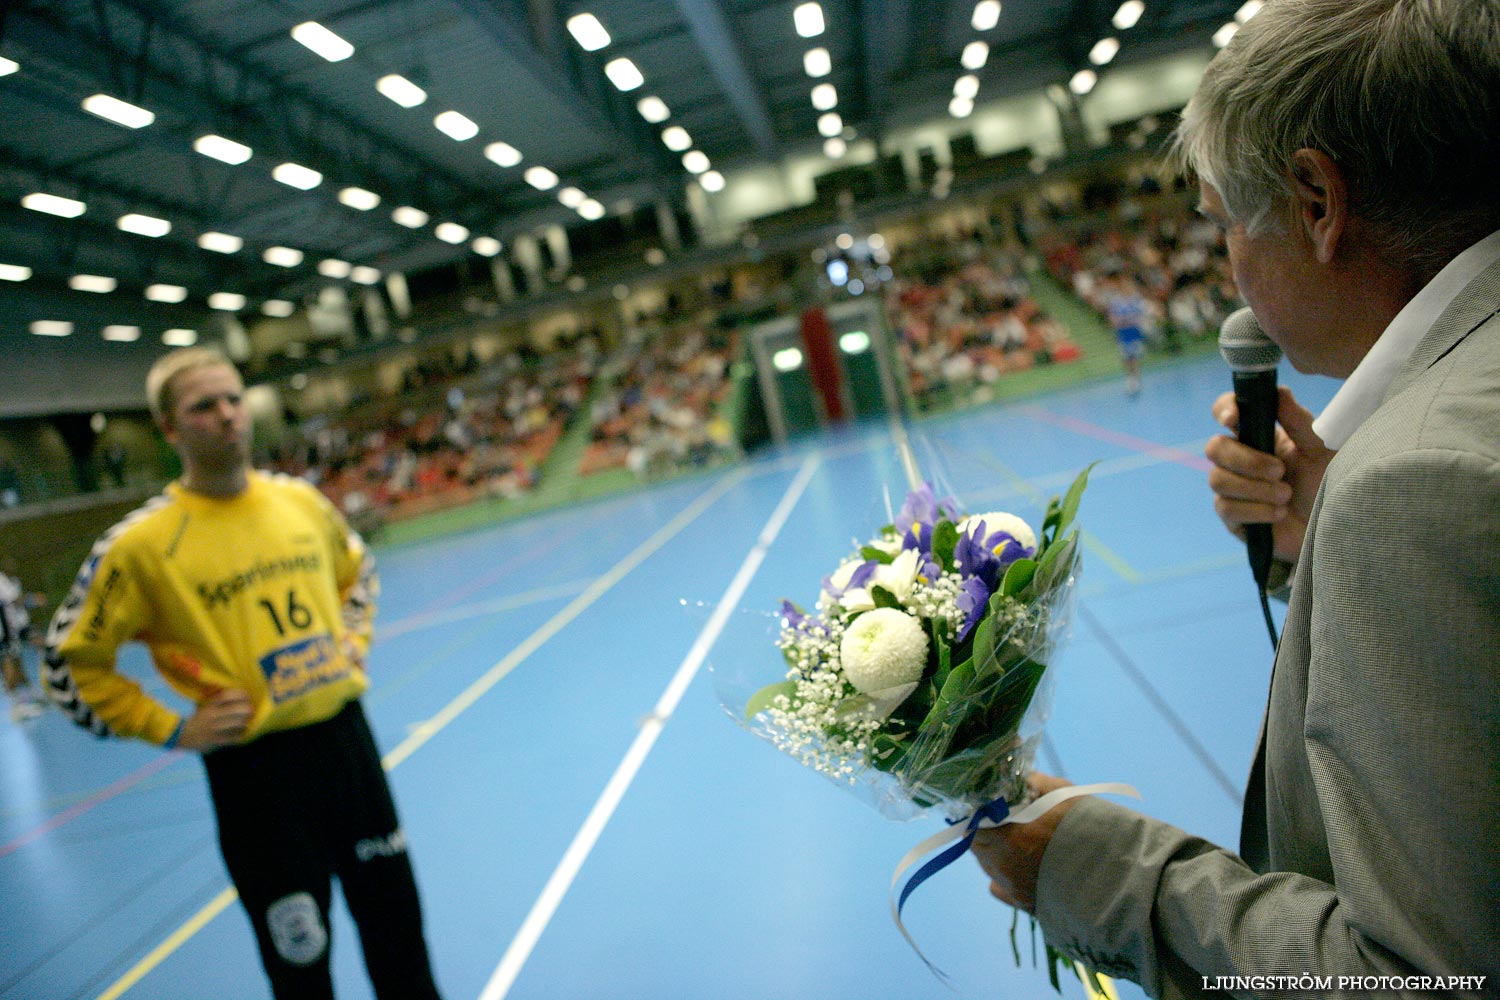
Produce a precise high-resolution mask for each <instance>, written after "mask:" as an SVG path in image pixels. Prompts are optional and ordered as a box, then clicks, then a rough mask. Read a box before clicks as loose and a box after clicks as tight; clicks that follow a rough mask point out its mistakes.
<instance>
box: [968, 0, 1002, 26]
mask: <svg viewBox="0 0 1500 1000" xmlns="http://www.w3.org/2000/svg"><path fill="white" fill-rule="evenodd" d="M969 23H970V24H972V25H973V26H974V30H975V31H989V30H990V29H991V28H993V27H994V26H995V25H997V24H999V23H1000V0H979V3H977V4H975V5H974V16H973V17H972V18H971V19H970V20H969Z"/></svg>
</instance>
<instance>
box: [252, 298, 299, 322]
mask: <svg viewBox="0 0 1500 1000" xmlns="http://www.w3.org/2000/svg"><path fill="white" fill-rule="evenodd" d="M260 311H261V312H263V313H265V314H266V315H267V316H273V317H275V318H276V319H286V318H287V317H288V316H290V315H291V314H292V313H294V312H296V311H297V304H296V303H295V302H288V301H287V300H286V299H266V301H264V302H262V303H261V304H260Z"/></svg>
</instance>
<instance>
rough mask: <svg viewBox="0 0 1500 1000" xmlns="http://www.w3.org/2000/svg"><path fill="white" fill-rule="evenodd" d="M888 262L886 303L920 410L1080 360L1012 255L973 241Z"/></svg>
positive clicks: (928, 246) (934, 246) (933, 245)
mask: <svg viewBox="0 0 1500 1000" xmlns="http://www.w3.org/2000/svg"><path fill="white" fill-rule="evenodd" d="M893 264H894V266H895V271H896V277H895V280H893V281H892V282H891V283H890V284H889V285H888V286H887V289H886V305H887V308H888V309H889V310H890V316H891V322H892V325H893V327H894V328H895V329H896V330H897V331H898V333H899V336H900V352H901V356H902V359H903V361H904V362H905V365H906V368H907V376H908V384H909V386H910V389H911V392H912V395H913V397H914V398H915V399H916V401H917V403H918V405H919V406H923V407H927V406H932V405H939V404H940V403H941V402H943V401H946V400H952V399H956V398H957V399H962V398H973V397H975V396H982V395H983V394H984V393H985V392H986V390H987V389H988V388H989V387H992V386H993V385H994V384H995V383H996V382H997V381H999V380H1000V378H1001V377H1002V376H1004V375H1005V374H1006V373H1008V372H1015V371H1022V370H1024V369H1027V368H1031V367H1032V366H1034V365H1038V364H1053V363H1064V362H1068V361H1073V360H1075V359H1077V358H1078V357H1079V356H1080V354H1081V352H1080V350H1079V348H1078V345H1077V344H1076V343H1074V341H1073V339H1072V335H1071V332H1070V331H1069V330H1068V328H1067V327H1066V326H1065V325H1064V324H1063V323H1062V322H1060V321H1059V320H1058V319H1056V318H1055V317H1053V316H1051V315H1049V314H1048V313H1047V312H1046V311H1045V310H1043V309H1042V308H1041V306H1040V305H1038V304H1037V302H1036V300H1035V299H1034V298H1033V297H1032V294H1031V287H1030V283H1029V281H1028V280H1027V278H1026V275H1025V272H1024V270H1023V268H1022V266H1021V256H1020V254H1019V253H1018V252H1016V251H1015V250H1013V249H1008V248H1003V247H997V246H991V245H987V244H986V242H985V241H984V240H983V239H982V238H980V237H979V236H978V235H975V236H972V237H968V238H964V239H960V240H958V241H956V242H954V241H949V240H944V241H930V242H925V243H923V244H920V245H917V246H913V247H910V248H907V249H903V250H902V251H901V253H900V254H899V255H897V257H896V258H895V260H894V261H893Z"/></svg>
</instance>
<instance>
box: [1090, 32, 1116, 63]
mask: <svg viewBox="0 0 1500 1000" xmlns="http://www.w3.org/2000/svg"><path fill="white" fill-rule="evenodd" d="M1119 51H1120V40H1119V39H1118V38H1101V39H1099V40H1098V41H1097V42H1095V43H1094V47H1093V48H1091V49H1089V62H1091V63H1093V64H1094V65H1095V66H1103V65H1105V64H1107V63H1108V62H1109V61H1110V60H1111V59H1113V58H1114V57H1115V53H1117V52H1119Z"/></svg>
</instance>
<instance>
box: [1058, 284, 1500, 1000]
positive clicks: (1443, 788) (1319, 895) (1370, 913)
mask: <svg viewBox="0 0 1500 1000" xmlns="http://www.w3.org/2000/svg"><path fill="white" fill-rule="evenodd" d="M1037 898H1038V904H1037V916H1038V919H1039V920H1040V922H1041V924H1042V928H1043V930H1044V931H1045V932H1046V934H1047V938H1048V940H1049V941H1050V942H1051V943H1052V944H1053V945H1054V946H1055V947H1058V948H1060V949H1061V950H1062V951H1063V952H1065V953H1068V954H1071V955H1073V956H1074V957H1077V958H1080V959H1082V960H1084V961H1086V962H1091V963H1092V964H1093V965H1094V966H1095V967H1096V968H1097V969H1099V970H1100V971H1102V972H1105V973H1108V974H1111V975H1116V976H1122V977H1125V978H1129V979H1133V980H1135V981H1137V982H1139V983H1141V985H1142V986H1143V987H1144V988H1145V989H1146V991H1147V992H1148V993H1150V994H1152V995H1153V996H1160V997H1178V996H1198V995H1214V996H1221V997H1222V996H1225V995H1226V994H1225V993H1224V992H1222V991H1215V990H1213V989H1212V987H1214V986H1216V985H1219V984H1218V981H1217V979H1216V977H1219V976H1241V977H1244V976H1256V975H1261V976H1267V975H1302V974H1309V975H1327V976H1333V977H1335V980H1334V988H1333V989H1323V988H1314V989H1311V990H1308V991H1306V993H1307V994H1308V995H1315V996H1332V995H1339V994H1340V993H1341V992H1342V991H1340V990H1339V989H1338V988H1337V977H1339V976H1408V975H1418V976H1420V975H1443V976H1449V975H1471V976H1481V975H1482V976H1487V977H1488V978H1487V979H1486V980H1485V981H1484V983H1483V985H1482V986H1479V985H1477V984H1475V983H1472V982H1471V983H1469V984H1468V986H1469V987H1470V988H1469V989H1468V990H1466V991H1465V990H1460V991H1459V993H1465V992H1467V993H1473V994H1481V995H1500V264H1497V265H1495V266H1492V267H1491V268H1489V269H1488V270H1487V271H1485V272H1484V273H1483V274H1481V275H1480V276H1479V277H1478V278H1476V279H1475V280H1474V281H1473V282H1471V283H1470V284H1469V286H1468V287H1467V288H1466V289H1465V290H1464V292H1463V293H1462V294H1461V295H1460V296H1459V297H1458V298H1457V299H1456V300H1455V301H1454V302H1453V303H1452V304H1451V305H1450V306H1449V307H1448V308H1447V309H1446V310H1445V311H1444V312H1443V314H1442V315H1441V316H1438V317H1434V320H1433V323H1432V326H1431V328H1430V330H1429V332H1428V333H1427V335H1426V336H1425V337H1424V338H1423V340H1422V342H1421V344H1420V345H1419V346H1418V348H1417V350H1416V352H1415V354H1414V355H1413V356H1412V358H1411V359H1410V360H1409V361H1408V362H1407V364H1406V365H1405V366H1404V367H1403V368H1402V370H1401V371H1400V373H1399V374H1398V375H1397V377H1396V379H1395V381H1394V382H1393V383H1392V385H1391V387H1390V389H1389V391H1388V393H1387V395H1386V397H1385V400H1384V402H1383V403H1382V404H1381V406H1380V408H1379V409H1378V410H1377V411H1376V412H1375V413H1374V414H1373V415H1371V417H1370V418H1369V419H1368V420H1367V421H1366V422H1365V423H1364V424H1363V425H1362V426H1361V427H1360V429H1359V430H1358V431H1357V432H1356V433H1355V435H1354V436H1353V437H1352V438H1351V439H1350V440H1349V441H1348V443H1347V444H1346V445H1345V447H1344V448H1343V449H1342V450H1341V451H1340V452H1339V453H1338V455H1337V457H1336V458H1335V459H1334V461H1333V463H1332V464H1331V465H1330V466H1329V468H1328V472H1327V475H1326V476H1325V478H1324V481H1323V485H1322V488H1321V490H1320V491H1319V494H1318V498H1317V501H1316V504H1315V507H1314V510H1313V515H1312V520H1311V523H1310V525H1309V529H1308V533H1307V537H1306V541H1305V542H1304V544H1303V548H1302V555H1301V557H1300V559H1299V560H1298V565H1297V573H1296V577H1295V578H1294V581H1293V586H1292V596H1291V601H1290V604H1289V607H1288V611H1287V620H1286V625H1285V628H1284V632H1283V635H1282V638H1281V645H1280V648H1279V650H1278V652H1277V656H1276V663H1275V668H1274V671H1273V674H1272V680H1271V693H1270V701H1269V704H1268V706H1267V710H1266V717H1265V721H1264V723H1263V725H1262V731H1261V741H1260V746H1259V747H1258V749H1257V754H1256V764H1255V767H1254V769H1253V771H1252V775H1251V782H1250V786H1249V789H1248V791H1247V794H1246V801H1245V815H1244V821H1243V830H1242V841H1241V850H1240V853H1239V854H1238V855H1236V854H1235V853H1233V852H1231V851H1228V850H1225V849H1223V848H1220V847H1217V846H1215V845H1212V844H1209V843H1207V842H1205V841H1203V840H1200V839H1198V838H1195V837H1192V836H1190V835H1188V834H1186V833H1184V832H1182V831H1181V830H1178V829H1175V828H1174V827H1171V826H1169V825H1167V824H1164V823H1159V822H1157V821H1155V820H1152V819H1150V818H1148V817H1146V816H1143V815H1141V814H1139V813H1136V812H1133V811H1131V810H1129V809H1125V808H1123V807H1121V806H1118V805H1115V804H1113V803H1109V802H1105V801H1102V800H1098V799H1085V800H1082V801H1081V802H1080V803H1079V804H1078V806H1077V807H1076V808H1074V809H1073V810H1072V811H1071V812H1070V813H1069V814H1068V815H1067V816H1066V817H1065V818H1064V820H1063V822H1062V824H1061V825H1060V826H1059V828H1058V830H1057V834H1056V836H1055V837H1054V838H1053V840H1052V842H1051V844H1050V845H1049V847H1048V849H1047V852H1046V854H1045V856H1044V857H1043V860H1042V868H1041V875H1040V881H1039V885H1038V893H1037ZM1205 976H1206V977H1208V984H1207V985H1208V987H1210V988H1209V989H1205V983H1204V979H1203V977H1205ZM1240 985H1242V986H1248V987H1249V988H1236V989H1234V990H1233V991H1232V992H1234V993H1237V994H1240V995H1251V996H1253V995H1260V994H1262V993H1269V992H1270V991H1268V990H1262V989H1259V988H1257V987H1256V984H1254V983H1250V984H1240ZM1261 985H1268V984H1261ZM1387 985H1388V986H1395V988H1393V989H1387V990H1384V991H1377V992H1376V993H1373V994H1372V993H1370V992H1361V993H1359V994H1358V995H1360V996H1363V997H1370V996H1372V995H1387V996H1389V995H1397V994H1399V995H1420V994H1421V993H1423V992H1424V991H1423V990H1422V989H1420V980H1411V981H1405V982H1402V983H1399V984H1395V983H1391V982H1389V981H1388V982H1387ZM1277 995H1279V996H1288V995H1294V994H1289V993H1287V992H1281V993H1278V994H1277ZM1444 995H1446V996H1454V995H1459V994H1457V993H1454V992H1446V993H1445V994H1444Z"/></svg>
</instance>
